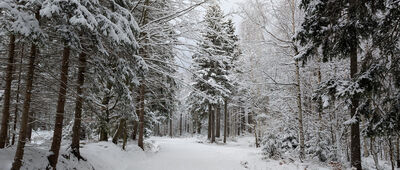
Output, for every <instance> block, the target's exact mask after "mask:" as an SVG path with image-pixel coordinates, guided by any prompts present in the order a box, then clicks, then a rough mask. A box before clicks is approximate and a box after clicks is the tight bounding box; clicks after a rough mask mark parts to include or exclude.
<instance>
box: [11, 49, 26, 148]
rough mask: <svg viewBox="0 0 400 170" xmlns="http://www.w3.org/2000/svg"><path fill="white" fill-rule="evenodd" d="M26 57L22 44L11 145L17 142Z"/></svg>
mask: <svg viewBox="0 0 400 170" xmlns="http://www.w3.org/2000/svg"><path fill="white" fill-rule="evenodd" d="M23 57H24V48H23V46H22V48H21V60H20V62H19V63H20V65H19V72H18V83H17V84H18V85H17V97H16V102H15V111H14V123H13V132H14V133H13V135H12V139H11V145H14V144H15V134H16V133H17V132H16V131H17V123H18V110H19V95H20V89H21V75H22V65H23V62H22V58H23Z"/></svg>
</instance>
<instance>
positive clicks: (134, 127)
mask: <svg viewBox="0 0 400 170" xmlns="http://www.w3.org/2000/svg"><path fill="white" fill-rule="evenodd" d="M158 130H160V125H158ZM137 131H138V122H137V121H136V120H135V121H133V131H132V140H136V136H137ZM158 133H160V132H158Z"/></svg>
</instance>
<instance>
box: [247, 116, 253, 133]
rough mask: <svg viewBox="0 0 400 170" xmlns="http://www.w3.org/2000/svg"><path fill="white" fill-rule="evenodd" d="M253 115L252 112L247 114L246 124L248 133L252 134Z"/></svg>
mask: <svg viewBox="0 0 400 170" xmlns="http://www.w3.org/2000/svg"><path fill="white" fill-rule="evenodd" d="M253 113H254V112H249V113H248V114H247V123H248V124H249V125H250V126H249V128H248V131H249V133H252V128H253V127H252V125H254V123H253Z"/></svg>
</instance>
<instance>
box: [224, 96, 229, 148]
mask: <svg viewBox="0 0 400 170" xmlns="http://www.w3.org/2000/svg"><path fill="white" fill-rule="evenodd" d="M228 127H229V124H228V99H225V102H224V143H226V138H227V137H228Z"/></svg>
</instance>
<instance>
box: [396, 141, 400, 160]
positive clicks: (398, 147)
mask: <svg viewBox="0 0 400 170" xmlns="http://www.w3.org/2000/svg"><path fill="white" fill-rule="evenodd" d="M396 151H397V152H396V153H397V155H396V157H397V168H400V137H397V140H396Z"/></svg>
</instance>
